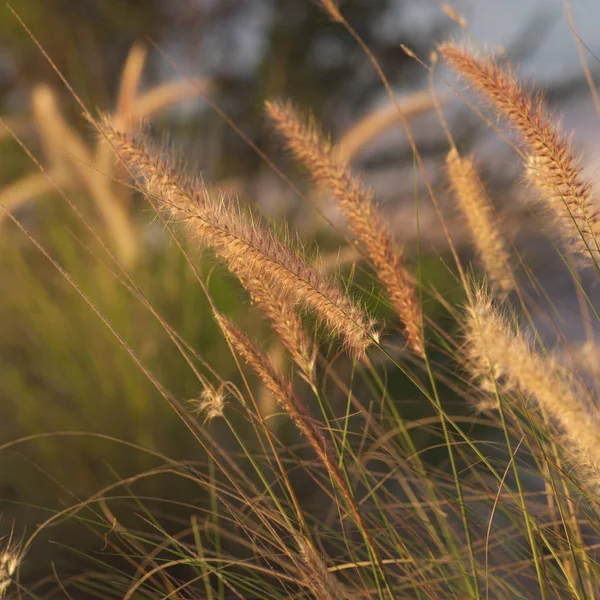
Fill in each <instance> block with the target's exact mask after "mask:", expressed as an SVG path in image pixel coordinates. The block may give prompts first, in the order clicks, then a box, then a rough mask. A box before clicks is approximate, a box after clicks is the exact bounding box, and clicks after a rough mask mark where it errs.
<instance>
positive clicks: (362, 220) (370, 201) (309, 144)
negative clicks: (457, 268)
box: [266, 102, 424, 355]
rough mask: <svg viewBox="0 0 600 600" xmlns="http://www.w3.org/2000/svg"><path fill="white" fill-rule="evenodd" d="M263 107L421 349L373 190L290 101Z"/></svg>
mask: <svg viewBox="0 0 600 600" xmlns="http://www.w3.org/2000/svg"><path fill="white" fill-rule="evenodd" d="M266 110H267V113H268V115H269V117H270V118H271V119H272V120H273V122H274V123H275V126H276V128H277V131H278V132H279V133H280V134H281V135H282V136H283V137H284V139H285V141H286V143H287V146H288V148H289V149H290V150H291V151H292V153H293V154H294V156H295V158H296V159H297V160H298V161H299V162H300V163H302V164H303V166H304V167H305V168H306V169H307V170H308V171H309V172H310V174H311V176H312V177H313V179H314V180H315V181H316V182H317V183H318V184H319V185H320V186H321V187H323V188H324V189H326V190H327V191H328V192H329V193H331V194H332V195H333V196H334V197H335V199H336V200H337V201H338V202H339V203H340V207H341V209H342V211H343V213H344V215H345V216H346V218H347V219H348V222H349V225H350V228H351V229H352V231H353V233H354V234H355V235H356V237H357V238H358V240H359V241H360V244H361V249H362V251H363V253H364V254H365V256H366V257H367V258H368V259H369V260H370V261H371V262H372V263H373V265H374V267H375V271H376V273H377V276H378V278H379V280H380V281H381V282H382V283H383V285H384V286H385V288H386V290H387V293H388V296H389V298H390V300H391V303H392V305H393V307H394V308H395V310H396V312H397V313H398V315H399V317H400V319H401V320H402V323H403V325H404V329H405V334H406V338H407V340H408V343H409V345H410V347H411V348H412V349H413V350H414V352H416V353H417V354H419V355H423V353H424V348H423V337H422V323H423V319H422V314H421V306H420V304H419V302H418V299H417V295H416V293H415V287H414V282H413V278H412V276H411V275H410V274H409V272H408V271H407V269H406V266H405V265H404V259H403V256H402V251H401V250H400V249H399V248H398V246H397V244H396V243H395V241H394V238H393V236H392V234H391V232H390V230H389V228H388V227H387V225H386V223H385V218H384V216H383V214H382V213H381V211H380V209H379V206H378V205H377V203H376V202H375V198H374V195H373V192H372V191H371V190H368V189H367V188H366V187H365V186H364V185H363V183H362V181H361V180H360V179H359V178H358V177H357V176H355V175H354V174H353V173H352V172H351V171H350V168H349V166H348V164H347V163H346V161H344V160H343V159H342V158H341V156H340V155H339V154H337V153H336V152H335V150H334V148H333V146H332V145H331V143H330V142H329V141H328V140H327V139H326V138H325V136H324V135H323V133H322V132H321V131H320V130H319V128H318V127H317V125H316V123H315V122H314V121H310V122H309V123H308V124H305V123H303V122H302V120H301V119H300V117H299V115H298V113H297V111H296V110H295V108H294V107H293V106H292V104H291V103H284V102H267V103H266Z"/></svg>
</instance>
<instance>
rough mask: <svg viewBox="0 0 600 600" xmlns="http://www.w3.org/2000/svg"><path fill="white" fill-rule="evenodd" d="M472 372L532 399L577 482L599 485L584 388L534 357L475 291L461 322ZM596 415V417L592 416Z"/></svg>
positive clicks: (599, 455) (596, 436)
mask: <svg viewBox="0 0 600 600" xmlns="http://www.w3.org/2000/svg"><path fill="white" fill-rule="evenodd" d="M466 336H467V342H468V357H469V360H470V364H471V366H472V370H473V372H474V374H475V375H476V376H478V377H479V378H480V380H481V381H482V384H483V385H482V387H483V388H484V390H487V391H488V392H490V391H492V390H494V389H495V388H496V386H497V388H498V390H500V391H501V392H502V391H503V392H506V391H511V390H514V391H517V392H520V393H521V394H522V395H523V396H525V397H532V398H535V400H536V401H537V403H538V405H539V406H540V408H541V409H542V410H544V411H545V412H546V413H547V414H548V415H549V416H550V417H551V418H552V419H553V420H554V421H555V423H556V424H557V425H558V426H559V428H560V430H561V432H562V436H563V438H562V440H561V441H562V444H561V445H562V446H563V447H564V448H565V449H566V451H567V455H568V457H569V459H570V461H571V462H572V464H573V465H574V466H576V467H577V468H579V470H580V474H581V476H582V477H581V478H582V480H584V481H585V480H588V481H590V480H591V483H592V484H593V486H594V487H596V488H598V486H599V485H600V427H599V426H598V419H597V409H596V408H595V407H594V406H593V405H591V403H588V402H586V400H585V392H584V390H583V388H582V387H581V386H579V385H577V382H576V380H575V379H574V378H572V377H569V375H568V374H567V373H566V371H565V370H564V369H563V368H561V367H559V365H558V364H557V363H556V362H555V361H553V360H552V359H551V358H548V357H546V356H543V355H541V354H540V353H538V352H537V351H536V350H535V349H534V348H533V347H532V344H531V343H530V342H528V340H527V339H526V338H525V337H524V335H523V333H522V332H521V331H520V330H519V329H516V328H515V327H513V326H511V324H510V323H509V321H508V319H507V318H506V316H505V315H504V314H502V312H500V310H498V309H497V308H496V307H495V306H494V305H493V302H492V300H491V297H490V296H489V295H488V294H487V293H485V292H483V291H478V292H477V293H476V294H475V298H474V301H473V306H472V307H470V308H469V310H468V315H467V324H466ZM594 413H596V414H594Z"/></svg>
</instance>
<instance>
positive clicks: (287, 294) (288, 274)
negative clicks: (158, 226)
mask: <svg viewBox="0 0 600 600" xmlns="http://www.w3.org/2000/svg"><path fill="white" fill-rule="evenodd" d="M100 129H101V132H102V134H103V135H104V136H106V138H107V140H108V141H109V142H110V143H111V144H112V145H113V147H114V148H115V150H116V152H117V153H118V156H119V158H120V159H121V160H122V161H123V162H124V163H125V165H126V166H127V168H128V169H129V170H130V171H131V172H132V173H133V174H134V175H135V176H136V178H137V179H138V183H139V184H140V185H141V187H142V190H143V191H144V192H145V193H146V195H147V196H148V197H149V198H150V200H151V201H152V203H153V204H154V205H155V207H156V208H157V210H158V211H160V212H161V213H162V214H164V215H165V216H166V217H167V218H169V219H172V220H174V221H178V222H181V223H184V224H185V225H186V227H187V230H188V233H189V234H190V236H191V237H192V238H193V239H194V240H197V241H198V242H200V243H202V244H204V245H207V246H210V247H211V248H213V249H214V250H215V252H216V253H217V254H218V255H219V256H220V257H221V258H222V259H223V260H224V261H225V263H226V264H227V267H228V268H229V270H230V271H231V272H232V273H234V274H235V275H236V276H238V277H239V278H240V280H241V281H242V283H245V284H247V285H249V286H250V291H251V292H252V290H251V288H252V282H253V281H257V280H258V281H261V282H262V285H264V286H267V287H268V288H270V289H272V290H273V293H274V294H279V295H281V296H282V297H283V298H287V299H289V300H290V302H291V303H292V305H295V304H298V305H299V306H301V307H305V308H308V309H310V310H311V311H312V312H313V313H314V314H315V315H316V316H317V318H318V319H319V321H320V322H322V323H324V324H325V325H326V326H327V328H328V329H329V331H331V332H332V333H335V334H338V335H340V336H341V337H342V339H343V340H344V342H345V345H346V347H347V348H348V349H349V350H350V352H351V353H353V354H354V355H355V356H357V357H361V356H362V355H363V354H364V352H365V350H366V349H367V347H368V346H369V345H370V344H372V343H373V342H374V341H375V337H374V336H375V332H374V328H373V322H372V321H371V320H370V319H369V318H368V316H367V315H366V313H365V311H364V309H363V308H362V307H361V306H359V305H358V304H356V303H354V302H353V301H352V300H351V299H350V298H348V297H347V296H346V295H345V294H344V293H343V292H342V291H341V289H340V288H339V287H338V286H337V285H335V284H334V283H333V282H332V281H331V280H329V279H328V278H327V277H326V276H325V275H324V274H323V273H322V272H321V271H319V270H318V269H315V268H314V267H312V266H309V265H308V264H307V262H306V261H305V260H304V258H303V256H302V255H301V253H300V250H299V249H298V248H294V247H292V246H291V245H290V244H287V243H285V242H284V241H282V240H281V239H279V238H278V237H277V236H275V234H274V233H273V232H272V231H271V229H269V228H268V227H266V226H265V225H264V224H262V223H261V222H260V220H259V219H258V218H257V217H256V216H255V215H253V214H252V213H250V211H248V210H244V209H242V208H241V207H240V205H239V204H238V203H236V202H235V201H233V200H231V199H229V198H227V197H222V198H220V199H219V200H216V199H214V198H212V197H210V196H209V194H208V193H207V191H206V189H205V187H204V186H203V185H202V183H201V182H200V181H198V180H192V179H189V178H186V177H184V176H182V175H180V174H179V173H178V172H176V170H175V169H174V167H173V166H172V165H171V164H170V163H169V162H168V161H166V160H165V159H164V158H163V157H162V156H161V155H160V154H157V153H156V152H154V151H153V150H152V149H151V147H150V145H149V144H148V142H147V141H146V140H144V139H137V138H136V137H134V136H131V135H129V134H126V133H120V132H118V131H116V130H114V129H113V128H112V127H111V126H110V124H108V123H106V122H105V123H104V124H103V125H101V126H100Z"/></svg>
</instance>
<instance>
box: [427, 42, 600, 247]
mask: <svg viewBox="0 0 600 600" xmlns="http://www.w3.org/2000/svg"><path fill="white" fill-rule="evenodd" d="M439 51H440V53H441V55H442V56H443V57H444V59H445V60H446V61H447V62H448V63H449V64H450V65H451V66H452V67H453V68H455V69H456V70H457V71H459V72H460V73H461V75H463V77H465V78H466V80H467V81H468V83H469V84H470V85H471V86H472V87H474V88H475V89H476V90H478V91H479V92H481V93H483V94H484V95H485V96H486V97H487V99H488V100H489V101H491V102H492V103H493V105H494V106H495V108H496V110H497V111H498V112H499V113H500V114H501V115H502V116H504V117H506V118H507V119H508V120H509V121H510V123H511V124H512V125H513V127H514V128H515V129H516V130H517V132H518V133H519V134H520V136H521V138H522V140H523V142H524V144H525V146H526V154H527V164H526V173H527V178H528V180H529V181H530V182H531V183H532V184H533V185H534V186H535V187H536V188H537V189H538V190H539V191H540V192H541V197H542V199H543V200H544V201H545V205H546V206H547V208H548V209H549V211H550V212H551V214H552V215H553V216H554V218H555V220H556V222H557V224H558V227H559V229H560V231H561V232H562V235H563V238H564V239H565V242H566V243H567V245H568V247H569V248H572V249H574V250H575V251H577V252H579V253H581V254H583V255H587V256H588V257H591V258H592V259H597V257H598V252H599V251H600V248H599V245H598V244H599V242H600V227H599V226H598V222H597V220H598V212H597V209H596V207H595V206H594V202H593V199H592V186H591V183H590V182H589V181H588V180H587V179H585V178H584V177H583V175H582V169H581V167H580V166H579V163H578V160H577V158H576V156H575V154H574V153H573V151H572V149H571V145H570V142H569V140H568V139H567V138H566V137H565V135H564V134H563V132H562V131H561V129H560V127H559V125H558V124H557V123H556V119H554V118H552V117H551V116H550V115H549V114H548V112H547V110H546V108H545V106H544V103H543V101H542V99H541V98H539V97H535V96H533V95H532V93H531V92H530V91H529V90H526V89H525V88H524V87H523V86H522V85H520V84H519V82H518V80H517V78H516V76H515V75H514V73H513V72H512V71H511V69H510V68H509V67H504V66H501V65H499V64H498V63H497V62H496V61H495V59H494V58H493V57H479V56H476V55H475V54H474V53H473V52H472V51H470V50H469V49H467V48H463V47H460V46H458V45H457V44H454V43H446V44H442V45H441V46H440V47H439Z"/></svg>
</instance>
